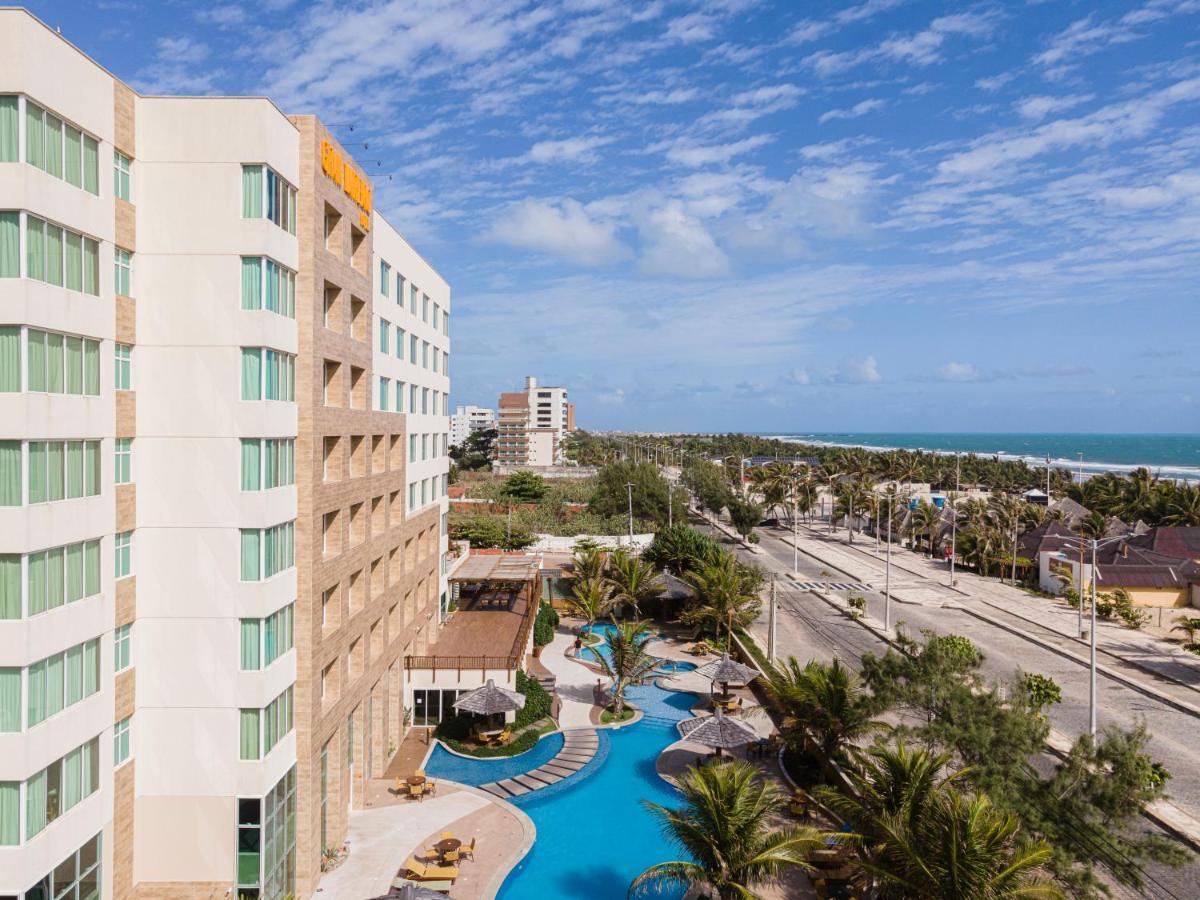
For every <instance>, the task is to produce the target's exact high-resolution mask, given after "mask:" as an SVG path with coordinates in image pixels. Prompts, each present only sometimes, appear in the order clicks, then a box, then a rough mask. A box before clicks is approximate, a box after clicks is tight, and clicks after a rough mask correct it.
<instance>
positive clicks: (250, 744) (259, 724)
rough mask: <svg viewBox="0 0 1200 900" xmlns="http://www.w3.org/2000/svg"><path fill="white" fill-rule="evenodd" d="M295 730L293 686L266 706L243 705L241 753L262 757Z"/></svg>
mask: <svg viewBox="0 0 1200 900" xmlns="http://www.w3.org/2000/svg"><path fill="white" fill-rule="evenodd" d="M291 730H292V689H291V688H290V687H289V688H288V689H287V690H285V691H284V692H283V693H282V694H280V695H279V696H278V697H276V698H275V699H274V700H272V701H271V702H270V703H268V704H267V705H266V707H265V708H264V709H261V710H258V709H243V710H242V711H241V716H240V728H239V731H240V741H239V743H240V747H239V756H240V758H241V759H243V760H255V759H262V758H263V757H264V756H266V755H267V754H268V753H270V752H271V751H272V750H273V749H274V748H275V745H276V744H278V743H279V741H280V740H281V739H282V738H283V737H284V736H285V735H286V734H288V732H290V731H291Z"/></svg>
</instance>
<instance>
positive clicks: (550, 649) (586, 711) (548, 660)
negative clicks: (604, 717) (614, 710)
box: [538, 625, 597, 731]
mask: <svg viewBox="0 0 1200 900" xmlns="http://www.w3.org/2000/svg"><path fill="white" fill-rule="evenodd" d="M574 646H575V634H574V632H572V631H571V630H570V629H569V628H567V627H566V626H565V625H559V626H558V630H557V632H556V633H555V635H554V640H553V641H551V642H550V643H549V644H547V645H546V646H545V647H543V648H542V655H541V656H540V657H538V660H539V662H541V664H542V665H543V666H545V667H546V668H547V669H549V670H550V671H551V672H553V673H554V679H555V681H554V689H555V692H556V693H557V694H558V698H559V700H560V701H561V702H562V706H561V707H560V708H559V711H558V727H559V728H561V729H562V730H563V731H566V730H568V729H571V728H592V727H593V725H592V718H591V716H592V707H593V703H592V697H593V688H595V686H596V678H597V676H596V674H595V673H594V672H592V670H591V669H589V668H588V667H587V666H585V665H583V664H582V663H577V662H576V661H575V660H574V659H572V658H570V657H568V656H567V655H566V653H567V651H568V650H570V649H571V648H572V647H574Z"/></svg>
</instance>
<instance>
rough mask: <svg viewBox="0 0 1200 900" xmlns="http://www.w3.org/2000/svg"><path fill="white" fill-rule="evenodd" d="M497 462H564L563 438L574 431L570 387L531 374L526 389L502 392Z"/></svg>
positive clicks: (516, 464)
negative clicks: (549, 384)
mask: <svg viewBox="0 0 1200 900" xmlns="http://www.w3.org/2000/svg"><path fill="white" fill-rule="evenodd" d="M499 406H500V415H499V419H498V423H497V432H498V434H497V437H496V446H495V450H494V451H493V453H494V457H495V461H496V462H497V463H498V464H500V465H501V466H512V467H517V468H520V467H544V466H557V465H561V464H562V461H563V438H565V437H566V436H567V435H568V434H569V433H570V432H572V431H574V430H575V404H574V403H569V402H568V401H567V389H566V388H562V387H544V386H540V385H538V382H537V379H536V378H534V377H533V376H532V375H530V376H527V377H526V378H525V390H523V391H511V392H505V393H503V394H501V395H500V404H499Z"/></svg>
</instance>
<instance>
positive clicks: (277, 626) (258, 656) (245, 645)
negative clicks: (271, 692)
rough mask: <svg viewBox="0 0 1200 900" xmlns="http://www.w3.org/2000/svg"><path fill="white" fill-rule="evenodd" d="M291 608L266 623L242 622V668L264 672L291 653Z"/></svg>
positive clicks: (275, 613)
mask: <svg viewBox="0 0 1200 900" xmlns="http://www.w3.org/2000/svg"><path fill="white" fill-rule="evenodd" d="M292 614H293V613H292V604H290V603H289V604H288V605H287V606H285V607H283V609H280V610H278V611H277V612H274V613H272V614H271V615H269V616H267V617H266V618H265V619H242V620H241V625H242V628H241V668H242V670H243V671H247V672H249V671H256V670H258V669H260V668H262V669H265V668H266V667H267V666H269V665H271V663H273V662H275V660H277V659H279V658H280V657H281V656H283V655H284V654H285V653H287V652H288V651H289V650H291V649H292V643H293V634H292V624H293V620H292Z"/></svg>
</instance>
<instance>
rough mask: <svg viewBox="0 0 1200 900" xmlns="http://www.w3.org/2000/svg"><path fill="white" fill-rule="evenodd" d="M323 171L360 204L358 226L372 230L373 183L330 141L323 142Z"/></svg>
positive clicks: (365, 229)
mask: <svg viewBox="0 0 1200 900" xmlns="http://www.w3.org/2000/svg"><path fill="white" fill-rule="evenodd" d="M321 171H323V172H324V173H325V174H326V175H328V176H329V178H330V180H331V181H333V183H334V184H336V185H337V186H338V187H340V188H341V189H342V191H343V192H344V193H345V194H346V196H347V197H349V198H350V199H351V200H353V201H354V202H355V203H357V204H358V208H359V210H360V212H359V214H358V224H359V225H360V226H362V229H363V230H364V231H370V229H371V193H372V191H373V188H372V187H371V182H369V181H367V178H366V176H365V175H363V174H361V173H360V172H359V171H358V170H357V169H355V168H354V166H352V165H351V164H350V161H349V160H348V159H346V158H345V157H344V156H342V154H341V153H339V152H338V151H337V148H335V147H334V146H333V144H331V143H330V142H329V141H321Z"/></svg>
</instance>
